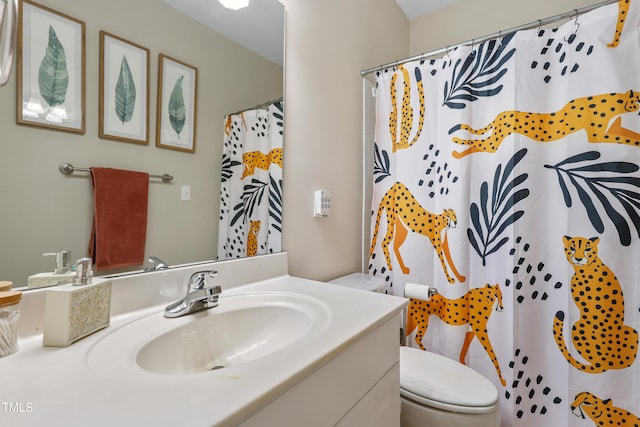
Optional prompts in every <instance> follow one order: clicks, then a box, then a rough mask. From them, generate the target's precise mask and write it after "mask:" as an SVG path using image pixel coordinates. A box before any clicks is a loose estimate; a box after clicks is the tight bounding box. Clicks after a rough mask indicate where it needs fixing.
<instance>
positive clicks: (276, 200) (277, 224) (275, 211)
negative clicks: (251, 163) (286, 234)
mask: <svg viewBox="0 0 640 427" xmlns="http://www.w3.org/2000/svg"><path fill="white" fill-rule="evenodd" d="M270 179H271V186H270V187H269V216H270V217H271V218H273V221H271V222H270V226H271V227H273V228H275V229H276V230H278V231H279V232H281V233H282V180H281V179H279V180H277V181H276V180H275V179H273V177H270Z"/></svg>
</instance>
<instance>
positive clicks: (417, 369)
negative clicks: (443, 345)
mask: <svg viewBox="0 0 640 427" xmlns="http://www.w3.org/2000/svg"><path fill="white" fill-rule="evenodd" d="M329 283H332V284H335V285H341V286H347V287H350V288H355V289H361V290H365V291H372V292H380V293H382V292H384V289H385V287H386V285H385V282H384V280H383V279H381V278H379V277H374V276H370V275H368V274H364V273H354V274H350V275H348V276H343V277H339V278H337V279H334V280H331V281H329ZM400 401H401V416H400V426H401V427H445V426H446V427H471V426H473V427H499V426H500V408H499V404H498V390H497V389H496V387H495V386H494V385H493V384H492V383H491V381H489V380H488V379H486V378H485V377H484V376H482V375H481V374H479V373H478V372H476V371H474V370H473V369H471V368H469V367H468V366H465V365H463V364H461V363H459V362H457V361H455V360H452V359H449V358H448V357H444V356H440V355H438V354H434V353H430V352H427V351H423V350H420V349H417V348H412V347H404V346H401V347H400Z"/></svg>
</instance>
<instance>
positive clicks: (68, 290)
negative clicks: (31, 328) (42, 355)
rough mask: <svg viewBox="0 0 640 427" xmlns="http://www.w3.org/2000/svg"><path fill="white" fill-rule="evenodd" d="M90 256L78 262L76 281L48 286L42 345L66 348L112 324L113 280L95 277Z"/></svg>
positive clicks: (74, 279)
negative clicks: (53, 286)
mask: <svg viewBox="0 0 640 427" xmlns="http://www.w3.org/2000/svg"><path fill="white" fill-rule="evenodd" d="M91 262H92V260H91V258H81V259H79V260H78V261H76V273H75V277H74V278H73V283H72V284H68V285H63V286H58V287H55V288H51V289H47V291H46V293H45V302H44V328H43V333H42V344H43V345H44V346H45V347H67V346H69V345H71V344H73V343H74V342H76V341H78V340H79V339H81V338H84V337H86V336H87V335H90V334H92V333H94V332H97V331H99V330H100V329H103V328H106V327H107V326H109V321H110V314H111V280H110V279H102V278H94V277H93V272H92V269H91Z"/></svg>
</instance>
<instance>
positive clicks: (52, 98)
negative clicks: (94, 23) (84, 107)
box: [38, 25, 69, 108]
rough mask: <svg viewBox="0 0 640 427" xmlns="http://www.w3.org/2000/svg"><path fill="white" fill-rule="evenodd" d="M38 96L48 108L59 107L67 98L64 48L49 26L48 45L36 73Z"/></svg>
mask: <svg viewBox="0 0 640 427" xmlns="http://www.w3.org/2000/svg"><path fill="white" fill-rule="evenodd" d="M38 85H39V86H40V95H41V96H42V99H44V100H45V102H46V103H47V104H49V106H50V107H52V108H53V107H55V106H56V105H61V104H63V103H64V100H65V98H66V96H67V87H68V86H69V73H68V71H67V58H66V56H65V53H64V47H63V46H62V43H60V40H58V36H57V35H56V32H55V30H54V29H53V27H52V26H51V25H49V45H48V46H47V50H46V51H45V54H44V58H43V59H42V63H41V64H40V70H39V72H38Z"/></svg>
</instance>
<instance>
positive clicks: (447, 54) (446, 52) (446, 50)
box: [444, 45, 451, 59]
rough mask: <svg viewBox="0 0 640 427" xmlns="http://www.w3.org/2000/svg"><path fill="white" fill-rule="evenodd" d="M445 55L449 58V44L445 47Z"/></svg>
mask: <svg viewBox="0 0 640 427" xmlns="http://www.w3.org/2000/svg"><path fill="white" fill-rule="evenodd" d="M444 52H445V54H446V57H447V58H449V59H451V57H450V56H449V45H447V47H446V49H445V50H444Z"/></svg>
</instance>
